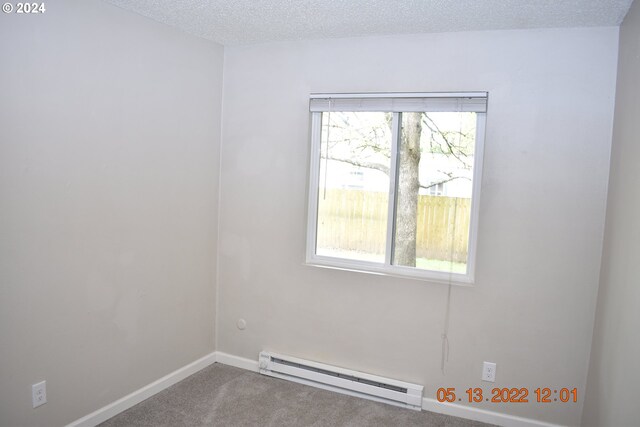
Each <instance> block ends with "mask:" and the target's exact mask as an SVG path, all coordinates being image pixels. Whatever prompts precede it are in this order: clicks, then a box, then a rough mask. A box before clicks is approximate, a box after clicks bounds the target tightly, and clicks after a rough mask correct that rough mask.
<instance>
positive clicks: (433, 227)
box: [317, 189, 471, 262]
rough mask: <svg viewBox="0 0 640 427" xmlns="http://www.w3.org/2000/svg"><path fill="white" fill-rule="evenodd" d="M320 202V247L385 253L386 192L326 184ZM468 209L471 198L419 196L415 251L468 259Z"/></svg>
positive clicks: (420, 254) (421, 255)
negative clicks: (341, 188) (330, 187)
mask: <svg viewBox="0 0 640 427" xmlns="http://www.w3.org/2000/svg"><path fill="white" fill-rule="evenodd" d="M318 202H319V203H318V237H317V238H318V247H319V248H326V249H336V250H343V251H344V250H347V251H359V252H365V253H370V254H384V250H385V241H386V235H387V209H388V195H387V194H386V193H380V192H371V191H360V190H338V189H331V190H329V189H327V190H326V193H325V192H321V193H320V197H319V201H318ZM470 214H471V199H464V198H453V197H443V196H423V195H421V196H418V221H417V234H416V238H417V240H416V257H418V258H427V259H438V260H450V259H451V258H453V261H456V262H466V259H467V250H468V234H469V219H470ZM454 220H455V224H454ZM454 233H455V235H454ZM452 244H453V251H452Z"/></svg>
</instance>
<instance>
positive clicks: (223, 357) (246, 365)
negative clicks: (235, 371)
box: [216, 351, 258, 372]
mask: <svg viewBox="0 0 640 427" xmlns="http://www.w3.org/2000/svg"><path fill="white" fill-rule="evenodd" d="M216 362H218V363H222V364H223V365H229V366H234V367H236V368H241V369H246V370H247V371H252V372H258V360H257V359H256V360H251V359H245V358H244V357H238V356H234V355H232V354H228V353H223V352H221V351H216Z"/></svg>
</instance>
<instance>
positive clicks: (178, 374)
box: [67, 352, 257, 427]
mask: <svg viewBox="0 0 640 427" xmlns="http://www.w3.org/2000/svg"><path fill="white" fill-rule="evenodd" d="M215 361H216V352H213V353H209V354H207V355H206V356H204V357H202V358H200V359H198V360H196V361H195V362H192V363H189V364H188V365H186V366H183V367H182V368H180V369H177V370H175V371H173V372H171V373H170V374H168V375H165V376H164V377H162V378H160V379H159V380H157V381H154V382H152V383H151V384H148V385H146V386H144V387H142V388H141V389H138V390H136V391H134V392H133V393H130V394H128V395H126V396H125V397H123V398H121V399H118V400H116V401H115V402H113V403H110V404H108V405H107V406H104V407H102V408H100V409H98V410H97V411H95V412H92V413H90V414H89V415H87V416H84V417H82V418H80V419H78V420H76V421H74V422H72V423H71V424H68V425H67V427H94V426H96V425H98V424H100V423H102V422H104V421H106V420H108V419H109V418H111V417H114V416H116V415H118V414H119V413H121V412H124V411H126V410H127V409H129V408H131V407H132V406H134V405H137V404H138V403H140V402H142V401H143V400H146V399H148V398H150V397H151V396H153V395H154V394H157V393H159V392H161V391H162V390H164V389H166V388H169V387H171V386H172V385H174V384H175V383H177V382H179V381H182V380H183V379H185V378H187V377H188V376H190V375H193V374H195V373H196V372H198V371H199V370H201V369H204V368H206V367H207V366H209V365H211V364H213V363H215ZM256 366H257V362H256Z"/></svg>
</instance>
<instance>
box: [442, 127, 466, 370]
mask: <svg viewBox="0 0 640 427" xmlns="http://www.w3.org/2000/svg"><path fill="white" fill-rule="evenodd" d="M461 139H462V117H460V120H459V127H458V146H460V142H461V141H460V140H461ZM452 154H453V153H452ZM454 200H455V202H454V204H453V227H452V230H451V249H450V251H449V283H448V286H447V303H446V306H445V311H444V328H443V330H442V335H441V337H442V358H441V359H440V370H441V371H442V375H445V362H448V361H449V317H450V314H451V288H452V281H453V254H454V246H455V239H456V222H457V217H458V198H457V197H455V198H454Z"/></svg>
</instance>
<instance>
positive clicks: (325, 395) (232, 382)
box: [100, 363, 489, 427]
mask: <svg viewBox="0 0 640 427" xmlns="http://www.w3.org/2000/svg"><path fill="white" fill-rule="evenodd" d="M100 426H101V427H124V426H132V427H133V426H136V427H138V426H140V427H141V426H149V427H151V426H153V427H163V426H166V427H169V426H171V427H178V426H190V427H191V426H225V427H226V426H238V427H240V426H247V427H249V426H273V427H281V426H282V427H284V426H291V427H294V426H295V427H302V426H316V427H321V426H336V427H338V426H353V427H358V426H367V427H368V426H371V427H374V426H376V427H377V426H395V427H400V426H429V427H488V426H489V424H484V423H480V422H476V421H469V420H465V419H462V418H457V417H451V416H448V415H442V414H436V413H433V412H426V411H422V412H419V411H412V410H410V409H404V408H398V407H395V406H391V405H386V404H383V403H377V402H372V401H370V400H365V399H360V398H357V397H351V396H346V395H343V394H338V393H333V392H330V391H326V390H322V389H317V388H314V387H309V386H305V385H301V384H297V383H293V382H289V381H284V380H280V379H277V378H271V377H267V376H264V375H259V374H257V373H254V372H248V371H245V370H242V369H238V368H233V367H230V366H226V365H222V364H219V363H215V364H213V365H211V366H209V367H207V368H205V369H203V370H201V371H200V372H198V373H196V374H194V375H192V376H190V377H188V378H186V379H184V380H183V381H180V382H179V383H177V384H175V385H173V386H172V387H169V388H168V389H166V390H164V391H162V392H160V393H158V394H156V395H155V396H153V397H151V398H149V399H147V400H145V401H144V402H141V403H139V404H138V405H136V406H133V407H132V408H130V409H128V410H127V411H125V412H122V413H121V414H118V415H116V416H115V417H113V418H111V419H109V420H107V421H106V422H104V423H102V424H100Z"/></svg>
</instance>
